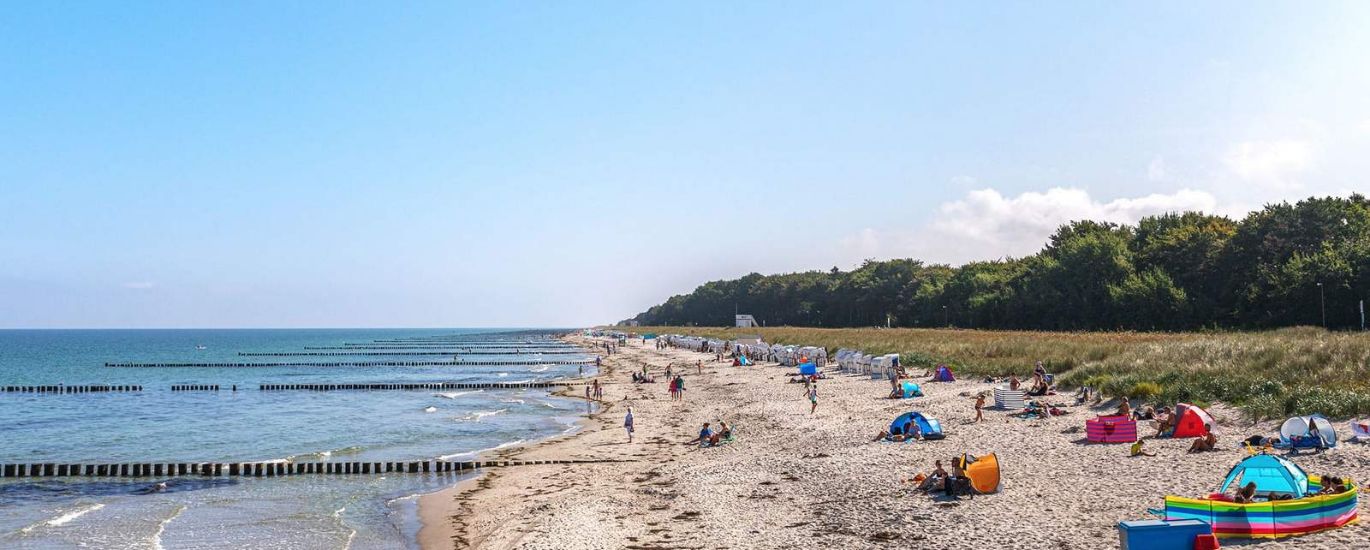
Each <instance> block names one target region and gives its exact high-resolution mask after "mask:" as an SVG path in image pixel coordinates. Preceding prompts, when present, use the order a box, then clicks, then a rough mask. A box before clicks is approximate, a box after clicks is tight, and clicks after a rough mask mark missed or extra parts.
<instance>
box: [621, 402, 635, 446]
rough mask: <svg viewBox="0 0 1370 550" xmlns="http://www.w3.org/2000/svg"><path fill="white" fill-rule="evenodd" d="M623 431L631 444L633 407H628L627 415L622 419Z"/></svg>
mask: <svg viewBox="0 0 1370 550" xmlns="http://www.w3.org/2000/svg"><path fill="white" fill-rule="evenodd" d="M623 429H624V430H626V431H627V432H628V442H629V443H632V442H633V406H632V405H628V414H627V415H624V417H623Z"/></svg>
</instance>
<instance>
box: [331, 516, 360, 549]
mask: <svg viewBox="0 0 1370 550" xmlns="http://www.w3.org/2000/svg"><path fill="white" fill-rule="evenodd" d="M346 511H347V507H346V506H343V507H342V508H338V509H337V510H334V511H333V521H336V522H338V525H341V526H343V527H344V528H346V529H347V542H345V543H343V550H348V549H349V548H352V540H353V539H355V538H357V530H356V529H353V528H351V527H348V526H347V522H345V521H343V519H342V513H343V512H346Z"/></svg>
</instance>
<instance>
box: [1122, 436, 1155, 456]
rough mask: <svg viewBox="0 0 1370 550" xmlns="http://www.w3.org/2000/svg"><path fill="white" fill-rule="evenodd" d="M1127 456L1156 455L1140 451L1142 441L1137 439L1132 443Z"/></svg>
mask: <svg viewBox="0 0 1370 550" xmlns="http://www.w3.org/2000/svg"><path fill="white" fill-rule="evenodd" d="M1127 456H1156V453H1148V452H1146V451H1143V450H1142V440H1140V439H1138V440H1137V441H1135V442H1133V443H1132V451H1131V453H1130V454H1128V455H1127Z"/></svg>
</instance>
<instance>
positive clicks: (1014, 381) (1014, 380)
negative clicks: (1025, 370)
mask: <svg viewBox="0 0 1370 550" xmlns="http://www.w3.org/2000/svg"><path fill="white" fill-rule="evenodd" d="M1022 385H1023V383H1022V382H1021V381H1019V380H1018V375H1016V374H1010V375H1009V377H1008V389H1010V390H1013V391H1018V388H1019V387H1020V386H1022Z"/></svg>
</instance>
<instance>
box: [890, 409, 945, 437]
mask: <svg viewBox="0 0 1370 550" xmlns="http://www.w3.org/2000/svg"><path fill="white" fill-rule="evenodd" d="M905 424H917V425H918V431H920V432H922V434H923V439H942V438H944V437H946V435H945V434H943V433H942V423H941V422H938V421H937V419H936V418H932V417H929V416H926V415H924V414H923V413H920V412H907V413H904V414H901V415H899V418H896V419H894V422H891V423H890V434H891V435H900V434H903V433H904V425H905Z"/></svg>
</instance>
